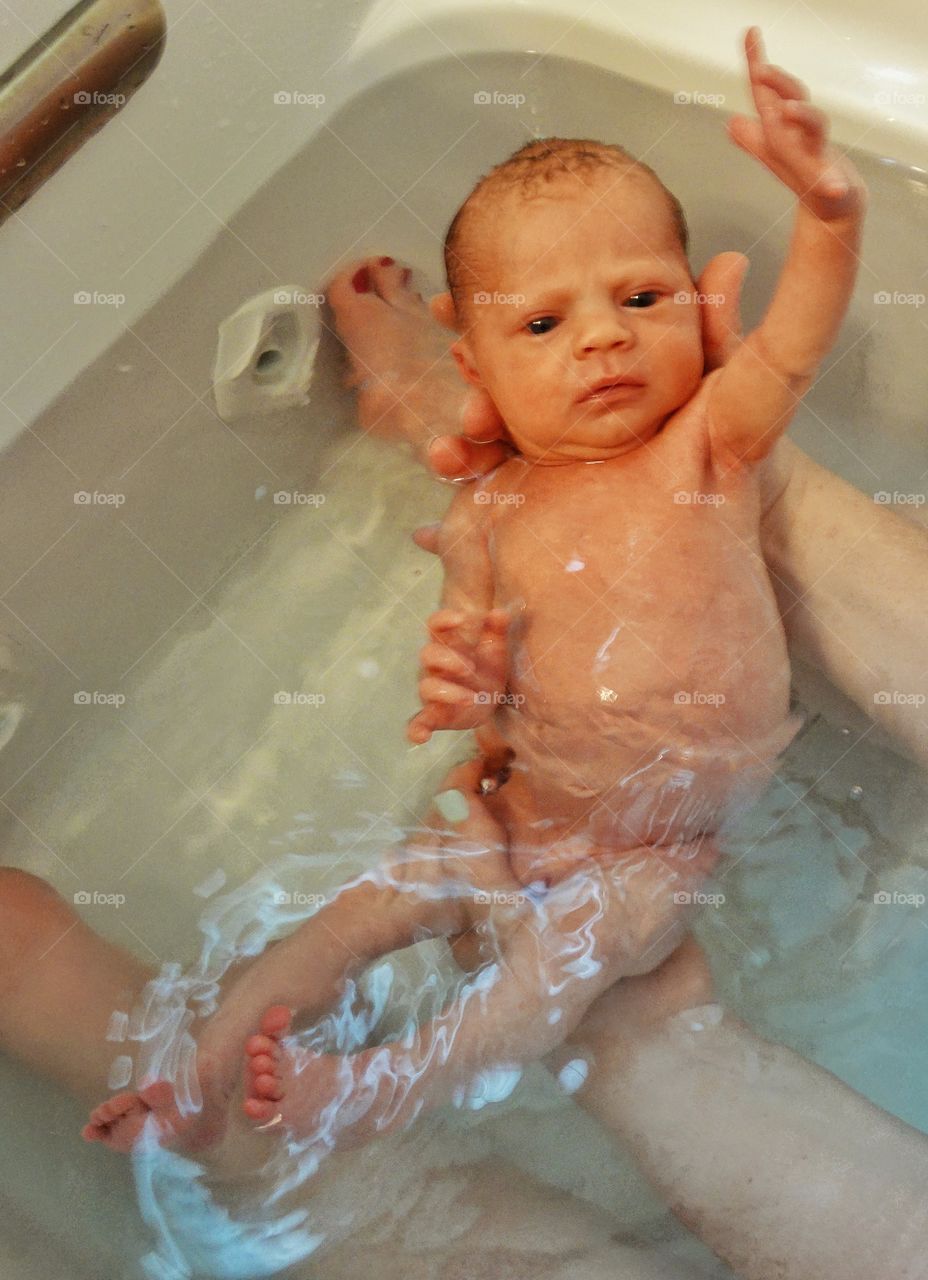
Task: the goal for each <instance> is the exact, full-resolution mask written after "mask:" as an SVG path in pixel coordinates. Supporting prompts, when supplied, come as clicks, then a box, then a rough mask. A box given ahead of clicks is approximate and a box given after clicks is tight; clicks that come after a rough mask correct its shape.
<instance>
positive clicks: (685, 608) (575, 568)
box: [491, 476, 760, 613]
mask: <svg viewBox="0 0 928 1280" xmlns="http://www.w3.org/2000/svg"><path fill="white" fill-rule="evenodd" d="M693 479H695V481H696V482H695V483H693ZM686 481H688V483H687V482H684V483H671V484H653V483H652V484H650V485H626V486H619V485H615V486H606V485H601V486H588V487H587V488H586V489H585V490H584V491H581V492H577V491H573V490H570V489H565V490H564V491H561V492H557V491H553V490H552V491H551V492H548V493H546V494H544V495H539V499H536V500H533V495H532V494H531V493H528V494H526V496H525V501H524V502H523V503H522V504H521V505H516V504H514V505H512V506H511V508H510V509H508V510H505V509H504V510H501V511H500V513H499V514H498V515H497V516H496V518H495V520H494V528H493V535H492V539H491V551H492V558H493V562H494V574H495V578H496V583H497V594H498V596H499V597H500V598H501V599H504V600H505V599H512V598H514V597H517V596H522V597H523V598H524V599H525V600H526V602H527V603H529V602H531V603H533V604H536V605H540V604H544V603H546V602H547V603H548V604H550V605H552V606H553V605H554V604H555V603H556V602H558V601H560V602H561V603H562V604H563V603H565V602H568V601H572V602H574V603H575V604H576V605H577V606H578V607H579V606H580V605H581V603H582V602H583V601H584V599H586V601H587V603H588V605H590V604H592V603H593V601H594V600H600V601H602V600H603V599H606V600H607V601H609V600H611V601H622V602H625V601H628V602H631V603H632V604H635V603H637V606H638V608H640V609H641V610H646V609H647V608H648V607H651V606H653V604H654V602H655V600H660V601H661V602H662V606H663V608H664V609H665V611H669V612H670V613H675V612H680V613H687V612H690V611H691V609H692V606H693V604H694V602H695V601H697V600H698V599H699V598H705V597H706V596H708V595H710V594H711V593H713V592H718V591H719V590H720V589H724V587H725V585H726V584H728V585H729V586H731V587H735V588H736V587H737V586H738V585H739V584H740V583H741V582H742V580H743V579H744V577H745V576H752V575H754V574H755V573H756V572H757V570H758V561H759V554H760V547H759V522H760V506H759V497H758V495H757V494H756V492H755V491H754V489H753V488H752V487H751V486H736V487H732V486H728V487H727V488H725V489H719V488H717V487H714V486H711V485H707V484H706V483H705V480H704V478H703V477H701V476H700V477H695V478H690V477H687V478H686ZM675 602H676V604H677V606H678V608H677V609H675V608H674V603H675ZM638 608H636V609H635V611H636V612H637V611H638ZM559 612H560V611H559Z"/></svg>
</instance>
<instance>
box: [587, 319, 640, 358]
mask: <svg viewBox="0 0 928 1280" xmlns="http://www.w3.org/2000/svg"><path fill="white" fill-rule="evenodd" d="M634 339H635V335H634V330H633V329H632V326H631V325H630V324H629V322H628V320H627V319H626V317H625V316H624V315H623V314H622V312H620V311H619V310H617V309H616V308H615V307H610V308H605V307H603V308H598V309H597V310H596V311H590V312H588V313H587V314H586V315H585V316H583V317H581V319H580V322H579V325H578V327H577V337H576V342H575V344H574V346H575V354H576V355H577V356H578V357H579V356H583V355H588V354H589V353H590V352H592V351H602V350H603V349H605V348H609V347H615V346H618V347H627V346H630V345H631V344H632V343H633V342H634Z"/></svg>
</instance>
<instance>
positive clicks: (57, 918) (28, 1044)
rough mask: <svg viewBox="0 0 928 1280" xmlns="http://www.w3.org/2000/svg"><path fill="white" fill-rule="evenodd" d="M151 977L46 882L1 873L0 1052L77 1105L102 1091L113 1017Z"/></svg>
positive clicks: (12, 871) (109, 1056) (109, 1059)
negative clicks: (64, 1091)
mask: <svg viewBox="0 0 928 1280" xmlns="http://www.w3.org/2000/svg"><path fill="white" fill-rule="evenodd" d="M153 976H154V975H153V973H152V971H151V970H150V969H149V968H148V966H147V965H144V964H143V963H142V962H141V961H140V960H137V959H136V958H135V957H134V956H131V955H130V954H129V953H128V952H126V951H123V950H122V949H121V948H119V947H116V946H114V945H113V944H112V943H110V942H105V941H104V940H103V939H102V938H100V937H99V936H98V935H97V934H95V933H94V932H93V930H92V929H91V928H90V927H89V926H88V925H86V924H85V923H84V922H83V921H82V920H81V919H80V917H79V916H78V915H77V913H76V912H75V911H74V909H73V908H72V907H71V906H70V904H69V903H67V902H66V901H65V900H64V898H62V897H61V896H60V894H58V893H56V891H55V890H54V889H53V888H52V887H51V885H49V884H46V882H45V881H44V880H40V879H38V878H37V877H36V876H33V875H29V874H28V873H27V872H25V871H17V870H15V869H14V868H11V867H2V868H0V1052H3V1053H6V1054H9V1055H10V1057H13V1058H16V1059H18V1060H19V1061H20V1062H23V1063H25V1064H26V1065H27V1066H29V1067H31V1068H33V1069H34V1070H36V1071H38V1072H40V1073H41V1074H42V1075H44V1076H47V1077H48V1078H49V1079H50V1080H54V1081H55V1082H56V1083H57V1084H59V1085H61V1086H62V1088H64V1089H67V1090H68V1092H69V1093H72V1094H74V1095H75V1096H76V1097H78V1098H80V1099H82V1100H85V1101H87V1100H92V1099H94V1098H97V1097H99V1096H100V1094H101V1093H102V1092H105V1091H106V1087H107V1075H108V1073H109V1069H110V1064H111V1062H112V1060H113V1046H112V1044H110V1043H109V1042H108V1041H107V1040H106V1030H107V1025H108V1023H109V1019H110V1014H111V1013H112V1012H113V1010H114V1009H131V1008H132V1006H133V1004H134V1003H135V1002H136V1000H137V999H138V997H139V995H140V994H141V992H142V989H143V988H144V986H145V984H146V983H147V982H148V981H149V980H150V979H151V978H152V977H153Z"/></svg>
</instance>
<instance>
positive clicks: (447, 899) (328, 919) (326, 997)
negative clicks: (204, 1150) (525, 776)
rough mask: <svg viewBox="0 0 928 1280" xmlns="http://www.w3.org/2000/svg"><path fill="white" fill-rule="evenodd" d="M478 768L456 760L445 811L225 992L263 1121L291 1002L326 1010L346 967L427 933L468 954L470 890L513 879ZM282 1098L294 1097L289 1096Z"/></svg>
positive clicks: (272, 1097)
mask: <svg viewBox="0 0 928 1280" xmlns="http://www.w3.org/2000/svg"><path fill="white" fill-rule="evenodd" d="M481 773H482V768H481V761H479V760H472V761H469V762H468V763H467V764H464V765H460V766H458V767H457V768H455V769H453V770H452V771H451V773H450V774H449V775H448V776H447V778H446V779H445V781H444V784H443V793H444V794H445V796H446V797H450V799H448V800H446V801H445V802H444V804H443V807H444V808H445V809H446V811H447V812H445V813H442V812H441V811H440V810H439V809H438V808H436V809H433V810H432V811H431V812H430V813H428V814H427V815H426V817H425V819H424V822H423V827H424V832H423V833H421V834H417V835H416V836H415V837H414V838H410V839H409V840H408V841H407V842H406V845H405V846H404V847H403V849H402V850H401V851H400V853H399V854H398V855H397V856H396V857H394V858H393V859H391V860H390V861H389V862H387V863H385V864H384V867H383V868H380V869H379V870H378V871H377V872H376V873H375V874H374V875H373V876H372V878H371V879H370V880H362V881H360V882H359V883H356V884H354V885H352V886H351V887H349V888H348V889H347V890H345V891H343V892H340V893H339V894H338V895H337V896H336V897H335V899H334V900H333V901H332V902H331V903H330V904H328V905H327V906H326V907H325V908H323V910H322V911H320V912H319V913H318V914H317V915H316V916H313V917H312V919H310V920H308V921H307V922H306V924H305V925H303V926H302V927H301V928H300V929H298V930H297V931H296V932H295V933H294V934H292V935H291V936H290V937H289V938H287V939H285V940H284V941H283V942H281V943H279V944H278V946H277V947H276V948H275V950H274V953H273V955H272V956H268V957H267V959H266V960H262V961H261V962H259V963H258V964H257V965H255V967H254V969H253V970H252V971H251V973H250V974H249V976H248V979H247V983H246V984H243V989H242V990H237V991H236V992H234V993H233V994H232V996H231V997H230V1000H229V1001H228V1007H230V1008H232V1014H231V1015H230V1016H234V1017H235V1018H236V1019H237V1020H238V1022H239V1023H241V1021H242V1016H241V1015H242V1012H243V1008H244V1007H245V1004H246V1003H247V1007H248V1010H249V1017H250V1018H251V1024H250V1028H249V1029H251V1030H257V1031H258V1033H259V1034H257V1035H255V1036H253V1037H251V1039H249V1041H248V1042H247V1045H246V1067H247V1071H248V1081H247V1082H246V1084H247V1089H246V1092H247V1095H248V1096H247V1097H246V1100H245V1112H246V1114H247V1115H248V1116H249V1117H251V1119H253V1120H259V1121H267V1120H270V1119H271V1117H272V1116H273V1115H274V1114H275V1113H276V1112H277V1111H278V1110H279V1108H278V1107H277V1105H276V1104H277V1103H278V1102H280V1101H281V1099H282V1098H283V1097H284V1093H285V1083H284V1082H285V1079H286V1078H287V1077H288V1074H289V1072H288V1066H289V1063H288V1055H287V1051H286V1049H285V1048H284V1047H283V1046H282V1045H281V1043H280V1042H281V1040H282V1039H283V1038H284V1037H286V1036H287V1034H288V1033H289V1030H290V1025H291V1019H292V1017H293V1015H294V1013H295V1012H297V1011H299V1012H301V1013H304V1014H306V1013H308V1014H313V1013H321V1012H323V1011H324V1010H325V1009H326V1008H328V1007H330V1006H331V1005H332V1004H334V1003H335V1001H336V999H337V998H338V995H339V994H340V992H341V990H342V988H343V986H344V981H345V978H346V976H350V975H352V974H354V973H357V972H358V971H359V970H360V969H362V968H364V967H365V966H366V965H367V964H369V963H370V962H371V961H373V960H375V959H377V958H379V957H380V956H382V955H387V954H389V953H390V952H391V951H396V950H399V949H401V948H403V947H407V946H409V945H410V944H411V943H413V942H416V941H419V940H420V939H421V938H423V937H426V936H433V937H438V936H445V937H452V938H454V940H455V941H454V944H453V946H454V951H455V955H456V957H457V958H458V959H459V961H461V962H462V963H466V962H467V961H468V960H469V959H472V958H473V952H474V950H475V949H476V946H477V944H478V943H479V940H478V939H476V937H475V935H474V934H473V933H472V930H473V928H474V927H475V925H476V923H477V922H478V919H479V918H480V917H481V915H482V914H483V913H482V912H481V911H480V910H479V909H478V908H476V907H475V903H474V891H475V890H481V889H482V890H491V891H497V890H500V889H506V888H510V887H516V886H514V885H513V882H512V878H511V875H510V873H509V869H508V863H507V861H506V856H505V833H504V832H503V830H502V829H501V828H500V827H499V825H498V824H497V823H496V822H495V821H494V820H493V819H492V818H491V817H490V815H489V814H488V813H487V811H486V810H485V808H484V806H483V805H482V804H481V802H480V800H479V798H478V795H477V790H478V785H479V780H480V776H481ZM449 804H450V806H451V808H450V810H449V809H448V806H449ZM455 806H457V808H458V809H459V810H460V811H459V812H455ZM451 827H453V828H454V829H453V830H450V829H449V828H451ZM245 987H247V990H245V989H244V988H245ZM233 1006H234V1008H233ZM261 1015H263V1016H261ZM288 1103H289V1105H291V1106H292V1105H294V1104H295V1099H293V1098H290V1099H289V1100H288Z"/></svg>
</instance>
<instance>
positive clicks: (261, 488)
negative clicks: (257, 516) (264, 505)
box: [255, 484, 267, 501]
mask: <svg viewBox="0 0 928 1280" xmlns="http://www.w3.org/2000/svg"><path fill="white" fill-rule="evenodd" d="M266 493H267V485H266V484H259V485H258V487H257V489H255V500H256V501H259V500H260V499H261V498H263V497H264V495H265V494H266Z"/></svg>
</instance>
